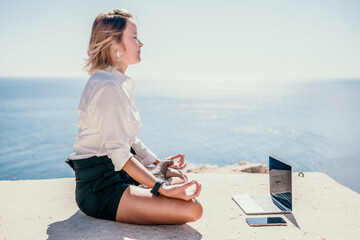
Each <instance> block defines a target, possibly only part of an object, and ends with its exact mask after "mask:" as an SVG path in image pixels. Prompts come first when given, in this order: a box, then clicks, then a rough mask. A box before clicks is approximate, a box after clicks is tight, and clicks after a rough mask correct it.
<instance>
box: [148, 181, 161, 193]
mask: <svg viewBox="0 0 360 240" xmlns="http://www.w3.org/2000/svg"><path fill="white" fill-rule="evenodd" d="M163 183H164V181H157V182H156V183H155V185H154V187H153V189H151V191H150V192H151V193H152V194H154V195H155V196H159V195H160V193H159V192H158V191H159V189H160V187H161V185H162V184H163Z"/></svg>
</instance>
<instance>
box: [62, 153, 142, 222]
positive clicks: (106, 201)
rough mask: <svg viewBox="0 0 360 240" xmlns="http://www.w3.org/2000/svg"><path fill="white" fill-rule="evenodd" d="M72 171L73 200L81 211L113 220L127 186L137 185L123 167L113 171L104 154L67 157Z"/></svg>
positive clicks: (109, 160)
mask: <svg viewBox="0 0 360 240" xmlns="http://www.w3.org/2000/svg"><path fill="white" fill-rule="evenodd" d="M67 163H68V164H69V165H70V167H72V168H73V169H74V171H75V178H76V190H75V198H76V203H77V205H78V207H79V208H80V210H81V211H83V212H84V213H85V214H87V215H89V216H92V217H95V218H101V219H108V220H112V221H116V212H117V208H118V206H119V202H120V199H121V196H122V195H123V193H124V191H125V190H126V188H127V187H128V186H129V185H139V183H138V182H137V181H135V180H134V179H133V178H132V177H130V176H129V175H128V174H127V173H126V172H125V171H124V170H121V171H115V169H114V164H113V163H112V161H111V159H110V158H108V156H102V157H96V156H94V157H91V158H86V159H79V160H67Z"/></svg>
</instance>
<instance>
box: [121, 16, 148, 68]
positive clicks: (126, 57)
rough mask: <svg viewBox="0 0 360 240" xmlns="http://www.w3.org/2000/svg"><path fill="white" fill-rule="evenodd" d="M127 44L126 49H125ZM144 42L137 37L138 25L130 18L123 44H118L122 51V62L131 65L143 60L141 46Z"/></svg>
mask: <svg viewBox="0 0 360 240" xmlns="http://www.w3.org/2000/svg"><path fill="white" fill-rule="evenodd" d="M124 46H125V49H124ZM142 46H143V44H142V42H140V40H139V39H138V38H137V27H136V24H135V23H134V22H133V21H132V20H128V22H127V25H126V28H125V31H124V33H123V45H122V44H118V49H119V52H120V58H121V60H120V64H121V65H126V66H128V65H130V64H135V63H138V62H140V61H141V57H140V53H141V52H140V48H141V47H142Z"/></svg>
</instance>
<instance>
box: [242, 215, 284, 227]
mask: <svg viewBox="0 0 360 240" xmlns="http://www.w3.org/2000/svg"><path fill="white" fill-rule="evenodd" d="M246 222H247V223H248V224H249V225H250V226H286V222H285V220H284V219H282V218H281V217H261V218H247V219H246Z"/></svg>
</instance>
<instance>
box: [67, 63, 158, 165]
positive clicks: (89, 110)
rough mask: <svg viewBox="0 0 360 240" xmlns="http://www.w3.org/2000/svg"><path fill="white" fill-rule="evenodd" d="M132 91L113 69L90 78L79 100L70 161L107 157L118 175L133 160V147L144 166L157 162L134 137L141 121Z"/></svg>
mask: <svg viewBox="0 0 360 240" xmlns="http://www.w3.org/2000/svg"><path fill="white" fill-rule="evenodd" d="M133 90H134V80H132V79H131V78H129V77H127V76H126V75H124V74H122V73H121V72H119V71H118V70H116V69H114V68H112V67H108V68H106V69H104V70H100V71H97V72H95V73H94V74H93V75H92V76H91V77H90V79H89V80H88V82H87V84H86V86H85V89H84V92H83V94H82V96H81V100H80V104H79V109H78V111H79V122H78V127H79V131H78V134H77V137H76V143H74V150H75V151H74V153H72V154H71V155H70V156H69V159H71V160H76V159H83V158H89V157H92V156H98V157H99V156H104V155H107V156H108V157H109V158H110V159H111V160H112V162H113V164H114V166H115V171H119V170H121V169H122V168H123V166H124V165H125V163H126V162H127V160H128V159H129V158H130V157H131V156H133V155H132V154H131V153H130V147H132V148H133V149H134V151H135V153H136V155H135V156H136V158H137V159H138V160H139V161H140V162H141V163H142V164H143V165H144V166H147V165H150V164H151V163H153V162H155V161H156V159H157V157H156V155H155V154H154V153H153V152H151V151H150V150H149V149H148V148H147V147H146V146H145V145H144V144H143V142H142V141H141V140H140V139H138V138H137V137H136V135H137V134H138V133H139V132H140V130H141V121H140V116H139V112H138V111H137V109H136V105H135V100H134V96H133Z"/></svg>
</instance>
